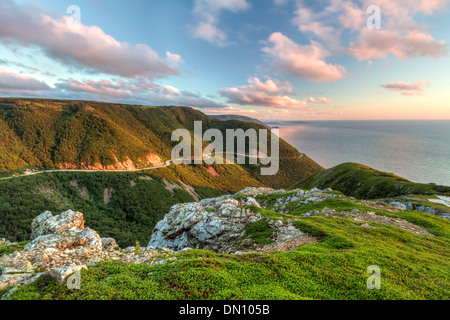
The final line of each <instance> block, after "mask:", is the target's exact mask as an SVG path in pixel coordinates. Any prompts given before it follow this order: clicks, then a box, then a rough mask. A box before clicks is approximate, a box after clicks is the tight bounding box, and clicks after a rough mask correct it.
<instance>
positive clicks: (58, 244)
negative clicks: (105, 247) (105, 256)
mask: <svg viewBox="0 0 450 320" xmlns="http://www.w3.org/2000/svg"><path fill="white" fill-rule="evenodd" d="M78 247H87V248H89V249H92V250H102V240H101V238H100V236H99V235H98V234H97V232H95V231H94V230H90V229H76V228H72V229H70V230H66V231H64V232H62V233H60V234H47V235H45V236H39V237H37V238H36V239H34V240H33V241H31V242H30V243H28V244H27V245H26V246H25V250H40V249H45V248H55V249H58V250H70V249H75V248H78Z"/></svg>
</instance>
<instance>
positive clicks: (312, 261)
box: [0, 193, 450, 300]
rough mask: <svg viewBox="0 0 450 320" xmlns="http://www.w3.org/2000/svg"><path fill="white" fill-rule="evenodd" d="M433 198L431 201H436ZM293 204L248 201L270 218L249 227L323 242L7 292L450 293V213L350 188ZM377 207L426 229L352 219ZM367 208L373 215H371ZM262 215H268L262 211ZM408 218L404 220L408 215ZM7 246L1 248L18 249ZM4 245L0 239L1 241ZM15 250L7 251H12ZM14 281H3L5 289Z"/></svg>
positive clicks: (202, 253) (392, 296)
mask: <svg viewBox="0 0 450 320" xmlns="http://www.w3.org/2000/svg"><path fill="white" fill-rule="evenodd" d="M291 196H292V193H291V194H289V193H286V194H276V195H267V196H266V195H261V196H258V197H257V199H258V200H259V201H260V203H265V202H269V203H270V202H271V201H272V200H274V199H275V198H276V199H280V198H283V199H287V198H289V197H291ZM429 205H432V204H431V203H430V204H429ZM304 206H305V204H304V203H302V202H301V201H295V202H292V203H290V206H289V207H290V208H292V211H290V212H289V213H288V214H283V213H280V212H277V211H272V210H266V209H258V208H252V209H254V210H258V212H260V213H261V214H262V215H264V216H266V217H267V220H266V223H265V227H264V228H261V226H256V225H253V226H252V228H248V229H247V231H248V232H250V234H252V236H254V237H259V238H263V237H265V240H268V241H269V242H270V238H268V236H269V235H270V234H271V233H272V232H274V229H270V228H269V227H268V224H267V221H268V220H279V221H283V222H284V223H287V221H292V222H293V224H294V226H295V227H296V228H298V229H299V230H301V231H302V232H306V233H309V234H311V235H312V236H314V237H316V238H317V239H318V242H317V243H311V244H306V245H301V246H299V247H298V248H296V249H295V250H293V251H273V252H261V253H248V254H242V255H226V254H217V253H215V252H212V251H206V250H191V251H187V252H184V253H182V254H177V255H162V256H161V257H159V258H158V259H164V261H165V263H163V264H154V265H149V263H141V264H136V265H135V264H124V263H121V262H117V261H116V262H114V261H108V262H102V263H100V264H98V265H96V266H92V267H89V269H88V270H83V271H82V279H83V283H82V286H81V290H69V289H68V288H67V285H66V284H59V283H57V282H56V281H55V280H54V279H53V278H51V277H50V276H42V277H41V278H39V279H38V280H37V281H36V282H35V283H33V284H29V285H26V286H22V287H19V288H18V289H17V290H16V291H15V292H13V293H12V295H11V296H10V297H9V298H7V299H10V300H20V299H32V300H40V299H42V300H92V299H99V300H102V299H111V300H128V299H136V300H170V299H174V300H304V299H306V300H311V299H313V300H327V299H331V300H416V299H418V300H422V299H426V300H435V299H437V300H448V299H449V297H450V289H449V288H450V287H449V281H448V279H449V270H450V261H449V259H448V256H449V244H450V239H449V235H450V222H449V221H448V220H445V219H443V218H440V217H437V216H434V215H429V214H425V213H422V212H417V211H403V212H392V210H390V209H389V208H388V207H387V206H386V207H382V208H380V209H374V208H373V207H372V206H364V205H361V204H358V203H357V201H353V200H351V199H349V198H346V197H339V198H337V199H334V200H333V201H330V200H328V201H324V202H319V203H315V204H314V205H311V204H309V205H306V206H308V208H305V207H304ZM325 206H326V207H328V208H330V209H334V210H335V212H334V214H333V216H332V217H330V216H305V212H306V211H310V210H319V211H320V210H323V208H324V207H325ZM353 210H358V212H359V214H360V215H364V213H365V212H374V213H376V216H378V217H379V218H380V219H382V218H385V219H403V220H402V221H406V222H408V223H412V224H414V225H416V226H419V227H421V228H425V230H427V231H426V232H427V234H425V235H424V234H417V233H412V232H410V231H408V230H405V229H402V228H400V227H398V226H394V225H391V224H388V223H384V222H382V220H379V222H369V224H370V226H367V225H364V223H362V222H358V221H355V220H354V219H353V220H352V219H351V218H352V217H351V215H352V214H353V213H352V212H353ZM366 216H368V215H367V214H366ZM262 221H263V220H262ZM406 222H405V223H406ZM17 247H18V246H16V248H9V247H6V248H4V249H3V250H5V251H6V250H17V249H19V250H20V246H19V247H18V248H17ZM0 250H1V247H0ZM9 252H10V251H9ZM369 266H378V267H379V268H380V270H381V288H380V289H379V290H369V289H368V288H367V286H366V284H367V279H368V277H369V276H370V275H371V274H368V273H367V269H368V267H369ZM10 289H11V288H10V287H9V288H5V289H4V290H0V295H2V294H4V293H6V292H8V291H9V290H10Z"/></svg>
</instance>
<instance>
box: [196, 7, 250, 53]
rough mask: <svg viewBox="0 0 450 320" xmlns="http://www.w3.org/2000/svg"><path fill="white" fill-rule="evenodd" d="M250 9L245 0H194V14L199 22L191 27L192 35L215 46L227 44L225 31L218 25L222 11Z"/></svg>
mask: <svg viewBox="0 0 450 320" xmlns="http://www.w3.org/2000/svg"><path fill="white" fill-rule="evenodd" d="M248 9H250V3H249V2H247V0H195V4H194V14H195V16H196V17H197V19H199V20H200V21H199V23H198V24H197V25H196V26H195V27H194V28H193V36H194V38H197V39H203V40H205V41H208V42H210V43H211V44H214V45H217V46H226V45H229V44H230V42H229V41H228V38H227V35H226V33H225V32H224V31H223V30H222V29H221V28H220V27H219V15H220V13H221V12H222V11H230V12H240V11H246V10H248Z"/></svg>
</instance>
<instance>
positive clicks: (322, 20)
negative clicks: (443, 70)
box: [292, 0, 450, 61]
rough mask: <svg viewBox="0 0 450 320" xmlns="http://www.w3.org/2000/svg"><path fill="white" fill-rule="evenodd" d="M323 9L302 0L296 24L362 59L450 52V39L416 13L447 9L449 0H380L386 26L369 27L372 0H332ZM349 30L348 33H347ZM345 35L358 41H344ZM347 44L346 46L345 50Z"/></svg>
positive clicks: (333, 47)
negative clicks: (438, 34)
mask: <svg viewBox="0 0 450 320" xmlns="http://www.w3.org/2000/svg"><path fill="white" fill-rule="evenodd" d="M328 3H329V4H328V5H324V6H321V7H320V8H321V9H320V11H318V10H317V6H316V5H313V4H312V2H308V1H299V2H298V9H297V10H296V11H295V18H294V19H293V20H292V22H293V24H294V25H295V26H297V27H298V29H299V31H301V32H302V33H303V34H305V35H307V36H308V37H312V38H313V39H315V40H317V41H320V42H321V43H322V45H323V46H325V47H326V48H327V49H329V50H332V51H337V52H345V53H346V54H350V55H353V56H354V57H356V58H357V59H358V60H360V61H363V60H370V59H385V58H387V57H388V56H389V55H390V54H392V55H395V56H397V57H399V58H400V59H411V58H414V57H431V58H441V57H446V56H448V54H447V45H448V44H447V43H446V42H445V41H441V40H437V39H435V38H434V37H433V36H432V35H431V34H430V33H429V31H428V26H427V25H425V24H419V23H418V22H417V21H416V20H415V18H416V15H421V16H423V15H433V14H434V13H436V12H439V11H443V10H445V9H446V7H447V5H448V4H449V3H450V1H449V0H432V1H428V0H397V1H391V0H379V1H377V2H376V3H375V4H376V5H378V6H379V7H380V8H381V15H382V26H381V27H382V29H381V30H370V29H368V28H367V27H366V22H367V19H368V18H369V16H370V14H368V13H367V12H366V10H367V8H368V7H369V6H370V5H373V4H374V3H373V1H372V0H331V1H329V2H328ZM344 32H345V34H344ZM341 35H345V36H346V38H350V39H351V38H354V37H356V41H353V42H351V43H350V44H346V45H345V46H344V45H343V44H341ZM343 48H346V50H343Z"/></svg>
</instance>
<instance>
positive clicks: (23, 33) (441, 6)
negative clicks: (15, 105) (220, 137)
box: [0, 0, 450, 120]
mask: <svg viewBox="0 0 450 320" xmlns="http://www.w3.org/2000/svg"><path fill="white" fill-rule="evenodd" d="M372 5H375V6H376V7H375V8H374V7H371V6H372ZM368 9H369V10H368ZM449 13H450V0H396V1H392V0H319V1H300V0H170V1H167V0H130V1H122V0H68V1H66V0H58V1H54V0H1V1H0V96H3V97H38V98H55V99H75V100H93V101H106V102H116V103H129V104H139V105H152V106H163V105H164V106H166V105H170V106H172V105H180V106H191V107H195V108H198V109H199V110H200V111H202V112H204V113H206V114H210V115H214V114H237V115H246V116H250V117H254V118H258V119H262V120H375V119H383V120H384V119H450V77H449V73H450V59H449V45H448V42H449V41H450V39H449V38H450V15H449ZM378 18H379V19H378ZM378 21H379V24H377V22H378Z"/></svg>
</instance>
